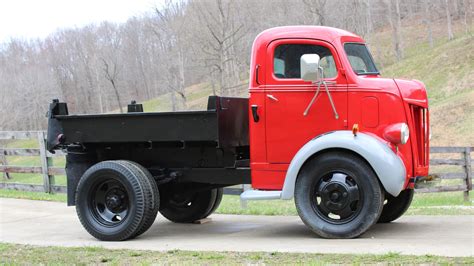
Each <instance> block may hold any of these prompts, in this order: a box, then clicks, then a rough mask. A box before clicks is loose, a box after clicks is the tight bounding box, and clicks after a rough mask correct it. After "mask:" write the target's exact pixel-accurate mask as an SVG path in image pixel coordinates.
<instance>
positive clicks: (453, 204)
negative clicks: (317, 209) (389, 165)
mask: <svg viewBox="0 0 474 266" xmlns="http://www.w3.org/2000/svg"><path fill="white" fill-rule="evenodd" d="M0 197H3V198H20V199H32V200H47V201H59V202H66V195H65V194H47V193H42V192H26V191H16V190H6V189H0ZM470 199H471V200H470V201H468V202H465V201H464V200H463V193H462V192H443V193H433V194H421V193H420V194H415V198H414V200H413V203H412V205H411V207H410V209H408V211H407V213H406V214H407V215H474V209H473V208H469V206H472V202H473V201H474V196H473V195H472V193H471V195H470ZM216 213H220V214H244V215H298V213H297V212H296V207H295V204H294V201H293V200H260V201H248V202H247V207H246V208H243V207H242V206H241V202H240V198H239V196H232V195H225V196H224V198H223V199H222V202H221V205H220V206H219V208H218V209H217V210H216Z"/></svg>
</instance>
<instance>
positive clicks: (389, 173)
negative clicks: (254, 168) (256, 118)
mask: <svg viewBox="0 0 474 266" xmlns="http://www.w3.org/2000/svg"><path fill="white" fill-rule="evenodd" d="M327 149H346V150H350V151H353V152H355V153H357V154H359V155H360V156H361V157H362V158H364V159H365V160H366V161H367V162H368V163H369V164H370V166H371V167H372V169H374V171H375V173H376V174H377V177H378V178H379V180H380V183H382V185H383V187H384V188H385V191H387V192H388V193H389V194H390V195H392V196H395V197H396V196H398V194H399V193H400V192H401V191H402V190H403V185H404V184H405V178H406V169H405V165H404V164H403V162H402V160H401V159H400V158H399V157H398V156H397V155H396V154H395V153H394V152H393V151H392V150H391V149H390V148H389V147H388V146H387V145H386V144H384V143H383V142H381V141H380V140H378V139H376V138H374V137H372V136H370V135H367V134H364V133H358V134H357V136H354V135H353V133H352V131H348V130H344V131H334V132H331V133H328V134H324V135H321V136H319V137H316V138H314V139H312V140H310V141H309V142H308V143H306V144H305V145H304V146H303V147H302V148H301V149H300V150H299V151H298V152H297V153H296V155H295V156H294V157H293V159H292V160H291V163H290V166H289V167H288V171H287V173H286V178H285V183H284V185H283V190H282V194H281V198H282V199H291V198H293V195H294V191H295V184H296V178H297V177H298V173H299V172H300V169H301V167H302V166H303V164H304V163H305V162H306V161H307V160H308V159H309V158H310V157H311V156H313V155H314V154H316V153H318V152H321V151H324V150H327Z"/></svg>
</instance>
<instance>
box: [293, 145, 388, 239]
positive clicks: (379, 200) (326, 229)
mask: <svg viewBox="0 0 474 266" xmlns="http://www.w3.org/2000/svg"><path fill="white" fill-rule="evenodd" d="M383 200H384V194H383V190H382V189H381V186H380V184H379V181H378V179H377V176H376V174H375V173H374V171H373V170H372V168H371V167H370V166H369V165H368V164H367V163H366V162H365V161H364V160H363V159H361V158H360V157H359V156H357V155H353V154H350V153H345V152H339V151H334V152H328V153H325V154H322V155H320V156H318V157H315V158H313V159H311V160H310V161H308V162H307V163H305V165H304V166H303V168H302V170H301V171H300V173H299V175H298V178H297V180H296V187H295V204H296V209H297V211H298V214H299V216H300V217H301V220H303V222H304V223H305V224H306V226H308V227H309V228H310V229H311V230H312V231H313V232H314V233H316V234H317V235H319V236H321V237H324V238H355V237H358V236H360V235H361V234H363V233H364V232H366V231H367V230H368V229H369V228H370V227H371V226H372V225H373V224H375V223H376V222H377V220H378V218H379V216H380V213H381V212H382V206H383Z"/></svg>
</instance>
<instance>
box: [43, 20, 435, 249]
mask: <svg viewBox="0 0 474 266" xmlns="http://www.w3.org/2000/svg"><path fill="white" fill-rule="evenodd" d="M249 92H250V97H249V98H248V99H247V98H232V97H218V96H211V97H209V101H208V107H207V110H203V111H185V112H160V113H158V112H143V107H142V105H141V104H136V103H134V102H132V104H130V105H129V106H128V112H127V113H125V114H96V115H95V114H94V115H69V113H68V109H67V104H66V103H62V102H59V101H58V100H54V101H53V103H51V104H50V111H49V113H48V117H49V122H48V137H47V147H48V149H49V150H50V151H51V152H54V150H58V149H62V150H64V151H65V152H66V153H67V165H66V173H67V191H68V205H75V206H76V210H77V214H78V217H79V219H80V221H81V223H82V224H83V226H84V228H85V229H86V230H87V231H88V232H89V233H90V234H91V235H92V236H94V237H96V238H98V239H100V240H107V241H114V240H126V239H130V238H134V237H136V236H138V235H140V234H142V233H144V232H145V231H146V230H147V229H148V228H149V227H150V226H151V225H152V224H153V222H154V220H155V218H156V216H157V213H158V212H160V213H161V214H162V215H163V216H164V217H165V218H167V219H168V220H170V221H173V222H176V223H190V222H193V221H196V220H199V219H203V218H205V217H207V216H209V215H210V214H211V213H213V212H214V211H215V210H216V209H217V207H218V206H219V204H220V202H221V199H222V195H223V187H227V186H233V185H237V184H251V185H252V189H251V190H247V191H245V192H243V193H242V194H241V198H242V199H244V200H261V199H265V200H268V199H283V200H289V199H294V201H295V205H296V209H297V210H298V214H299V216H300V217H301V219H302V220H303V222H304V223H305V224H306V225H307V226H308V227H309V228H310V229H311V230H312V231H313V232H315V233H316V234H318V235H319V236H321V237H325V238H353V237H357V236H359V235H361V234H363V233H364V232H365V231H367V230H368V229H369V228H370V227H371V226H372V225H373V224H375V223H377V222H379V223H380V222H382V223H386V222H390V221H393V220H395V219H397V218H398V217H400V216H401V215H402V214H403V213H404V212H405V211H406V210H407V208H408V207H409V205H410V203H411V200H412V198H413V188H414V183H415V182H416V180H417V179H418V178H420V177H424V176H427V175H428V162H429V161H428V158H429V134H430V133H429V112H428V100H427V94H426V89H425V86H424V85H423V83H421V82H419V81H416V80H412V81H407V80H399V79H387V78H382V77H380V73H379V71H378V70H377V68H376V66H375V64H374V61H373V59H372V56H371V54H370V53H369V51H368V49H367V47H366V45H365V43H364V40H363V39H362V38H361V37H359V36H357V35H354V34H352V33H349V32H347V31H344V30H340V29H335V28H329V27H316V26H290V27H277V28H272V29H269V30H266V31H264V32H262V33H261V34H259V35H258V36H257V38H256V39H255V42H254V44H253V48H252V55H251V68H250V78H249Z"/></svg>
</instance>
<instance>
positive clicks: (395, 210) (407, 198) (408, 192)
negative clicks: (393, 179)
mask: <svg viewBox="0 0 474 266" xmlns="http://www.w3.org/2000/svg"><path fill="white" fill-rule="evenodd" d="M413 194H415V191H414V190H413V189H405V190H403V191H402V192H400V194H399V195H398V196H397V197H394V196H392V195H388V194H387V196H386V197H385V200H386V201H385V205H384V206H383V210H382V214H380V218H379V220H378V221H377V222H378V223H389V222H391V221H394V220H396V219H398V218H400V217H401V216H402V215H403V214H404V213H405V212H406V211H407V210H408V208H409V207H410V204H411V201H412V200H413Z"/></svg>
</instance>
